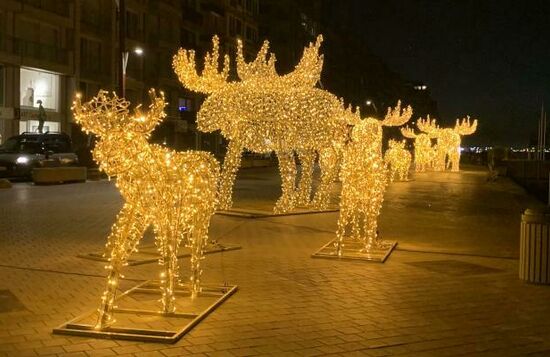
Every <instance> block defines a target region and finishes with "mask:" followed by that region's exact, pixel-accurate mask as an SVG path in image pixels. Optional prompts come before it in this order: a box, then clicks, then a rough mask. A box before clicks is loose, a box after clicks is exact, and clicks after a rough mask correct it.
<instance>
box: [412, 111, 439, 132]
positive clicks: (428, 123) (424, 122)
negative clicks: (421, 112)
mask: <svg viewBox="0 0 550 357" xmlns="http://www.w3.org/2000/svg"><path fill="white" fill-rule="evenodd" d="M416 127H417V128H418V130H420V131H423V132H425V133H427V134H429V135H430V136H432V137H435V135H437V131H438V130H439V127H438V126H437V124H436V120H435V119H430V116H429V115H428V116H427V117H426V119H422V118H419V119H418V120H417V121H416Z"/></svg>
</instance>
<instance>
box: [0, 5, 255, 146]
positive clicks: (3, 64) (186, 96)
mask: <svg viewBox="0 0 550 357" xmlns="http://www.w3.org/2000/svg"><path fill="white" fill-rule="evenodd" d="M121 4H123V5H121ZM121 6H123V11H124V14H125V18H124V20H125V21H124V22H123V23H124V24H125V26H124V27H123V29H122V30H123V33H124V34H125V36H124V48H121V46H120V45H119V42H120V41H119V28H120V22H119V10H120V7H121ZM257 18H258V0H124V1H122V2H121V1H120V0H2V1H1V2H0V135H1V136H2V138H3V139H0V140H4V139H5V138H7V137H9V136H12V135H16V134H18V133H21V132H24V131H36V128H37V126H38V121H37V120H36V116H37V114H38V103H37V101H38V100H41V101H42V103H43V106H44V108H45V109H46V113H47V121H46V124H45V129H47V130H49V131H63V132H67V133H69V134H72V136H73V141H74V142H75V144H76V146H77V149H78V146H79V145H88V141H87V140H85V138H84V137H83V135H82V133H81V132H80V129H79V128H78V127H76V126H75V125H74V124H73V122H72V116H71V111H70V106H71V103H72V99H73V97H74V95H75V92H80V93H81V94H82V95H83V97H84V99H89V98H91V97H92V96H94V95H95V94H96V93H97V92H98V90H99V89H106V90H115V91H120V88H119V87H120V85H119V82H120V80H119V77H120V72H121V60H120V58H121V56H122V53H123V52H127V54H128V62H127V67H126V76H125V97H126V98H127V99H128V100H130V101H131V102H132V103H141V102H144V101H147V95H146V93H147V91H148V90H149V88H157V89H159V90H162V91H164V93H165V96H166V100H167V102H168V103H169V104H168V106H167V109H166V112H167V115H168V117H167V119H166V120H165V121H164V122H163V123H162V124H161V126H159V128H157V130H156V131H155V132H154V134H153V140H155V141H157V142H161V143H164V144H166V145H169V146H171V147H174V148H176V149H186V148H197V149H205V150H210V151H213V152H215V153H217V154H219V155H222V154H223V147H224V145H223V141H222V138H221V137H220V136H219V135H209V134H201V133H198V132H197V131H196V128H195V117H196V111H197V108H199V106H200V103H201V102H202V100H203V98H202V97H201V96H200V95H197V94H195V93H191V92H189V91H186V90H185V89H184V88H183V87H182V86H181V84H180V83H179V82H178V80H177V78H176V76H175V74H174V73H173V70H172V65H171V61H172V56H173V55H174V54H175V52H176V51H177V49H178V48H179V47H184V48H188V49H195V50H196V51H197V53H198V56H197V57H198V58H201V57H202V54H204V52H205V51H206V50H207V49H208V48H209V47H210V46H211V38H212V35H214V34H217V35H218V36H220V38H221V41H222V44H223V47H222V48H223V49H225V50H227V51H229V52H228V53H229V54H230V55H234V53H235V52H234V48H235V44H236V39H237V38H241V39H243V40H245V41H246V43H247V46H246V47H247V48H248V49H250V50H253V49H256V48H257V47H258V46H257V42H258V19H257ZM136 49H140V50H141V51H140V52H139V53H138V52H137V51H135V50H136ZM0 142H1V141H0Z"/></svg>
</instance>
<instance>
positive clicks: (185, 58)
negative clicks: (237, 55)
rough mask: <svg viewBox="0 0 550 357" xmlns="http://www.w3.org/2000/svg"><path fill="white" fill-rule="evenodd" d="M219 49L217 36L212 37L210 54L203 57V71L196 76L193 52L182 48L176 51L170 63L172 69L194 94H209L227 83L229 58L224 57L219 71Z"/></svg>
mask: <svg viewBox="0 0 550 357" xmlns="http://www.w3.org/2000/svg"><path fill="white" fill-rule="evenodd" d="M219 48H220V40H219V39H218V36H214V37H212V52H208V53H206V55H205V56H204V69H203V71H202V73H201V75H198V74H197V70H196V63H195V51H193V50H185V49H183V48H180V49H179V50H178V53H177V54H176V55H175V56H174V59H173V61H172V67H173V68H174V72H176V74H177V76H178V79H179V80H180V82H181V83H182V84H183V85H184V86H185V87H186V88H188V89H190V90H192V91H195V92H200V93H206V94H211V93H213V92H215V91H216V90H219V89H220V88H221V87H223V86H224V85H225V84H226V83H227V76H228V75H229V56H228V55H225V56H224V62H223V67H222V70H221V71H219V70H218V67H219V57H220V55H219Z"/></svg>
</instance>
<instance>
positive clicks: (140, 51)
mask: <svg viewBox="0 0 550 357" xmlns="http://www.w3.org/2000/svg"><path fill="white" fill-rule="evenodd" d="M133 52H134V53H135V54H136V55H138V56H142V55H143V48H141V47H136V48H134V51H133ZM129 56H130V52H129V51H122V58H121V59H122V78H121V83H120V89H121V90H120V95H121V97H122V98H125V97H126V66H127V65H128V57H129Z"/></svg>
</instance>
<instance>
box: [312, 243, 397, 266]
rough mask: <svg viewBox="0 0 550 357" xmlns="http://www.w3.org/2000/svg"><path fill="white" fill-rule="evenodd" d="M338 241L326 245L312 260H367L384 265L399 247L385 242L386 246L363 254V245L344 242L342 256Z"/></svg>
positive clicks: (314, 254)
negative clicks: (339, 253)
mask: <svg viewBox="0 0 550 357" xmlns="http://www.w3.org/2000/svg"><path fill="white" fill-rule="evenodd" d="M336 242H337V239H333V240H331V241H330V242H328V243H327V244H325V245H324V246H323V247H322V248H321V249H319V250H318V251H317V252H315V253H313V254H312V255H311V257H312V258H327V259H342V260H367V261H373V262H379V263H384V262H385V261H386V259H388V257H389V256H390V254H391V252H392V251H393V249H394V248H395V247H396V246H397V242H396V241H386V240H384V241H383V242H384V246H382V247H378V248H373V249H371V250H370V251H368V252H362V251H361V250H362V249H363V243H362V242H359V241H354V240H346V239H345V240H344V249H343V252H342V255H341V256H338V255H337V254H336Z"/></svg>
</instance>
